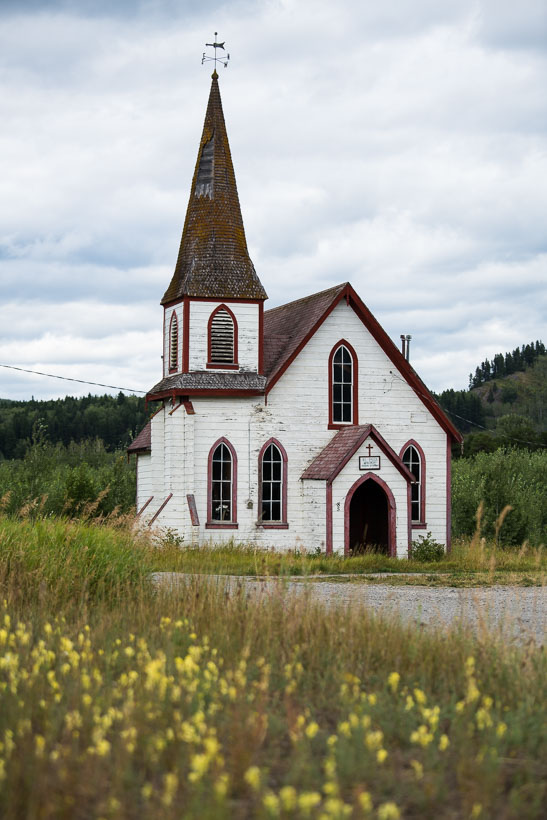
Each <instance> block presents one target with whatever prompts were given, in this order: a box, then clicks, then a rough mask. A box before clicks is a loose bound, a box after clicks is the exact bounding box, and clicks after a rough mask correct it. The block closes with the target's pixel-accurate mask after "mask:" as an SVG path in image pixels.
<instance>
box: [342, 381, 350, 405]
mask: <svg viewBox="0 0 547 820" xmlns="http://www.w3.org/2000/svg"><path fill="white" fill-rule="evenodd" d="M343 400H344V402H345V403H346V404H351V384H345V385H344V387H343Z"/></svg>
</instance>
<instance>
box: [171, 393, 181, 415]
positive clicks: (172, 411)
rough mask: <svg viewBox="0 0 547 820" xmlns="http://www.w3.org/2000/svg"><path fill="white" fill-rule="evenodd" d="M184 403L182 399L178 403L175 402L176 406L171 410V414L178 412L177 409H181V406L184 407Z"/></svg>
mask: <svg viewBox="0 0 547 820" xmlns="http://www.w3.org/2000/svg"><path fill="white" fill-rule="evenodd" d="M173 404H175V397H174V396H173ZM182 404H183V403H182V402H181V401H179V403H178V404H175V406H174V407H173V409H172V410H170V411H169V415H170V416H172V415H173V413H176V412H177V410H178V409H179V407H182Z"/></svg>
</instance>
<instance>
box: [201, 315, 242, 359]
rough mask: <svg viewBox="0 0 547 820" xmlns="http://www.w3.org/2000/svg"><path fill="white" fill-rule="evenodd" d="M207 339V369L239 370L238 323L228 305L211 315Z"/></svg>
mask: <svg viewBox="0 0 547 820" xmlns="http://www.w3.org/2000/svg"><path fill="white" fill-rule="evenodd" d="M207 337H208V343H207V367H218V368H224V369H235V368H237V366H238V365H237V321H236V317H235V316H234V314H233V313H232V311H231V310H230V309H229V308H228V307H226V305H220V307H218V308H217V309H216V310H214V311H213V313H212V314H211V316H210V318H209V326H208V332H207Z"/></svg>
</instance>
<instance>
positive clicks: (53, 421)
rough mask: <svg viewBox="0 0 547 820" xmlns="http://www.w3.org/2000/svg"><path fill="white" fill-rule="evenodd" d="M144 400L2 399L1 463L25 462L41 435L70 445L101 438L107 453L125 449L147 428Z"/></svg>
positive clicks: (105, 398) (123, 397) (108, 396)
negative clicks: (13, 460) (23, 459)
mask: <svg viewBox="0 0 547 820" xmlns="http://www.w3.org/2000/svg"><path fill="white" fill-rule="evenodd" d="M146 419H147V413H146V411H145V406H144V398H140V397H139V396H134V395H129V396H126V395H125V394H124V393H122V392H120V393H118V395H117V396H110V395H106V394H105V395H104V396H92V395H91V394H89V395H88V396H83V397H81V398H74V397H73V396H66V397H65V398H63V399H51V400H46V401H37V400H35V399H31V400H30V401H10V400H8V399H0V460H2V459H14V458H15V459H21V458H24V456H25V453H26V452H27V451H28V449H29V447H30V446H31V443H32V441H33V438H36V436H37V435H39V436H40V438H45V439H46V440H48V441H50V442H52V443H55V444H57V443H59V444H63V445H65V446H68V445H69V444H70V443H71V442H75V443H80V442H84V441H93V440H95V439H100V440H101V441H102V442H103V444H104V447H105V449H106V451H108V452H114V451H115V450H119V449H123V448H124V447H127V445H128V444H130V442H131V441H132V440H133V438H135V436H136V435H137V433H139V431H140V430H141V428H142V427H143V426H144V424H145V422H146Z"/></svg>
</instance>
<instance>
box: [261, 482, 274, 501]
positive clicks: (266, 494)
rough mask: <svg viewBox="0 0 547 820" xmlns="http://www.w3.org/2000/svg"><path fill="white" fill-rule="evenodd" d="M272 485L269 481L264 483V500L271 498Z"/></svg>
mask: <svg viewBox="0 0 547 820" xmlns="http://www.w3.org/2000/svg"><path fill="white" fill-rule="evenodd" d="M271 487H272V485H271V484H270V483H269V482H264V484H263V485H262V499H263V501H269V500H270V498H271Z"/></svg>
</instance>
